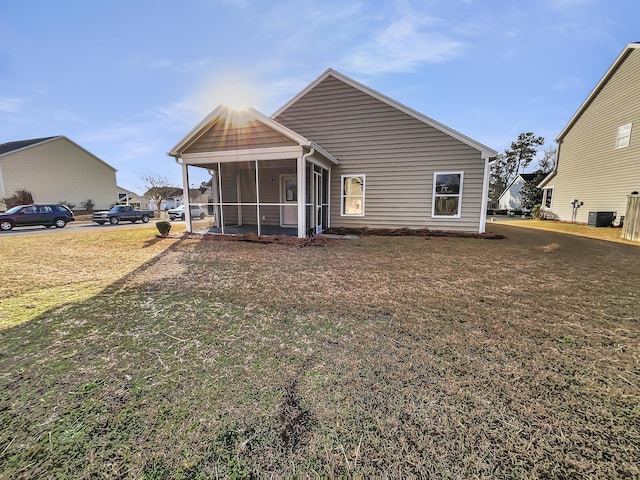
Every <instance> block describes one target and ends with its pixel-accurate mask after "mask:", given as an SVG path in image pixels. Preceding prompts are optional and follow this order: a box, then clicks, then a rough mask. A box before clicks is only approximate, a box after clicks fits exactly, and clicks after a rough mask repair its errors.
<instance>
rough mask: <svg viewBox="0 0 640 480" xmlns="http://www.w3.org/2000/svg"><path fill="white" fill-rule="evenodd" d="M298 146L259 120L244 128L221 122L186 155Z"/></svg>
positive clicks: (188, 150)
mask: <svg viewBox="0 0 640 480" xmlns="http://www.w3.org/2000/svg"><path fill="white" fill-rule="evenodd" d="M295 145H298V144H297V143H296V142H294V141H293V140H291V139H290V138H287V137H285V136H284V135H282V134H280V133H278V132H276V131H274V130H273V129H271V128H269V127H267V126H266V125H264V124H263V123H261V122H258V121H257V120H253V121H251V123H250V124H249V125H247V126H244V127H236V126H229V125H225V122H224V121H222V120H221V121H219V122H217V123H216V124H214V125H213V126H212V127H211V128H209V130H207V131H206V132H205V133H204V134H203V135H202V136H200V137H199V138H198V139H197V140H196V141H194V142H193V144H191V145H189V147H187V148H186V149H185V150H184V153H185V154H189V153H202V152H216V151H224V150H245V149H252V148H269V147H289V146H295Z"/></svg>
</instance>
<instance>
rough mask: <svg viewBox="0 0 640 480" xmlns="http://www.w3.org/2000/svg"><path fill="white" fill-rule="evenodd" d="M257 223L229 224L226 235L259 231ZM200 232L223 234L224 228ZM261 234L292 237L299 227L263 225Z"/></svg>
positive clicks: (225, 228)
mask: <svg viewBox="0 0 640 480" xmlns="http://www.w3.org/2000/svg"><path fill="white" fill-rule="evenodd" d="M257 232H258V226H257V225H227V226H225V227H224V233H225V235H244V234H246V233H257ZM198 233H217V234H221V233H222V229H221V228H220V227H211V228H209V229H207V230H205V231H204V232H198ZM260 234H261V235H287V236H290V237H297V236H298V228H297V227H281V226H279V225H261V226H260Z"/></svg>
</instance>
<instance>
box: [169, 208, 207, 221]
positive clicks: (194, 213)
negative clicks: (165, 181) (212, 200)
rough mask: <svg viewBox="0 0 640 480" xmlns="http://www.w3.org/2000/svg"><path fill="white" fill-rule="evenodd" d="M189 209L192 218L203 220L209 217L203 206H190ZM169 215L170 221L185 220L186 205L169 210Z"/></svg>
mask: <svg viewBox="0 0 640 480" xmlns="http://www.w3.org/2000/svg"><path fill="white" fill-rule="evenodd" d="M189 208H190V211H191V218H199V219H200V220H202V219H203V218H204V217H205V216H206V215H207V209H206V207H203V206H202V205H190V206H189ZM167 214H168V215H169V220H175V219H176V218H179V219H180V220H184V205H180V206H179V207H176V208H172V209H170V210H167Z"/></svg>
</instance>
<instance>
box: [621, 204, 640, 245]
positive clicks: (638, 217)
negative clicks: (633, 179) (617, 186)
mask: <svg viewBox="0 0 640 480" xmlns="http://www.w3.org/2000/svg"><path fill="white" fill-rule="evenodd" d="M622 238H624V239H625V240H631V241H634V242H640V195H629V196H628V197H627V212H626V214H625V216H624V225H623V227H622Z"/></svg>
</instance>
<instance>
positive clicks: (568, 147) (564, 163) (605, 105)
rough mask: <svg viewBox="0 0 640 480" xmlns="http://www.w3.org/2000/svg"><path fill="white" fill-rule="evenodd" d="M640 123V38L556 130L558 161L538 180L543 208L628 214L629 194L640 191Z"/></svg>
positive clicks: (580, 216) (564, 215)
mask: <svg viewBox="0 0 640 480" xmlns="http://www.w3.org/2000/svg"><path fill="white" fill-rule="evenodd" d="M638 127H640V43H630V44H628V45H627V46H626V47H625V48H624V49H623V50H622V52H621V53H620V55H619V56H618V57H617V58H616V60H615V61H614V62H613V64H612V65H611V67H610V68H609V70H607V72H606V73H605V75H604V76H603V77H602V79H601V80H600V81H599V82H598V84H597V85H596V87H595V88H594V89H593V91H592V92H591V93H590V94H589V96H588V97H587V99H586V100H585V101H584V103H583V104H582V105H581V106H580V108H579V109H578V111H577V112H576V113H575V115H574V116H573V117H572V118H571V120H569V123H567V125H566V126H565V127H564V129H563V130H562V132H560V134H559V135H558V138H557V139H556V142H558V159H557V162H556V167H555V169H554V171H553V172H551V173H550V174H549V175H548V176H547V177H546V178H545V179H544V180H543V181H542V182H541V183H540V185H539V186H540V188H542V189H543V190H544V197H543V207H542V208H543V209H545V210H547V211H550V212H552V214H553V215H554V216H555V217H557V218H559V219H560V220H564V221H577V222H582V223H586V222H587V221H588V219H589V212H616V213H617V217H618V219H620V218H621V217H622V216H624V215H626V207H627V198H628V196H629V195H630V194H631V193H632V192H637V191H640V141H638V138H637V136H638ZM574 205H576V207H577V208H574Z"/></svg>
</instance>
